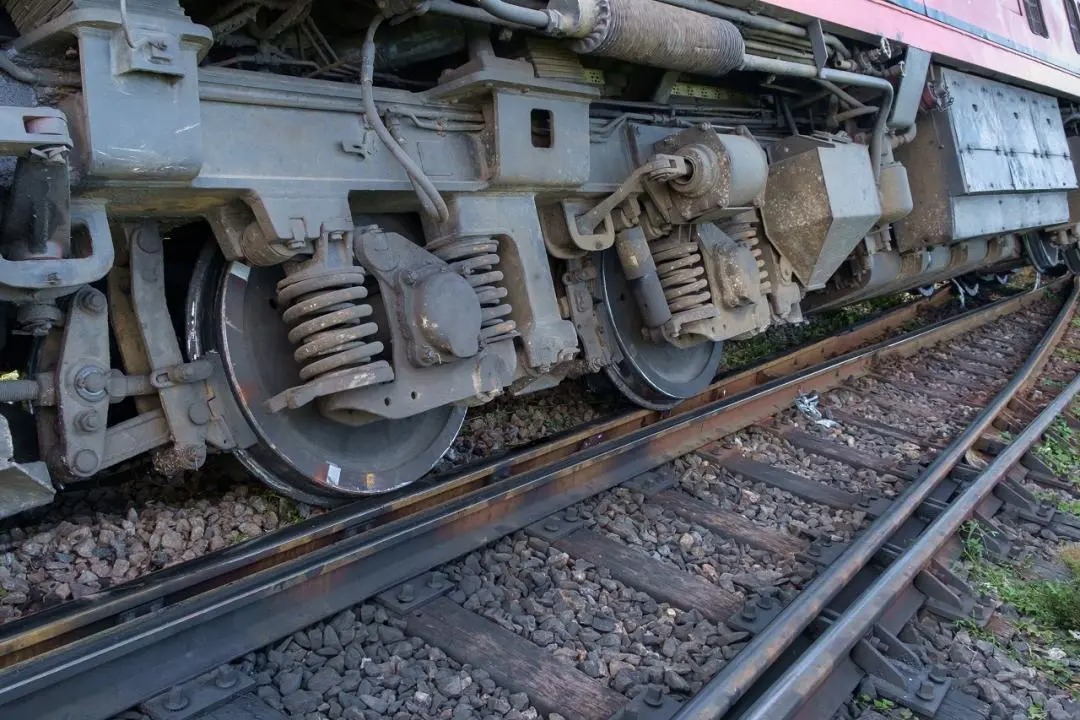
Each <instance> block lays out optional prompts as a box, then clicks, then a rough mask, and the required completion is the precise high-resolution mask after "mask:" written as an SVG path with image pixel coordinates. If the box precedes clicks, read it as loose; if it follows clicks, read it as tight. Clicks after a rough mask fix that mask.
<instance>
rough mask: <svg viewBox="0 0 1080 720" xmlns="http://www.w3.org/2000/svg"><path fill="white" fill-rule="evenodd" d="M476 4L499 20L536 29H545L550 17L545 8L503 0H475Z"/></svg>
mask: <svg viewBox="0 0 1080 720" xmlns="http://www.w3.org/2000/svg"><path fill="white" fill-rule="evenodd" d="M476 4H477V5H479V6H480V7H481V8H483V9H484V10H486V11H487V12H489V13H491V14H492V15H494V16H495V17H497V18H499V19H500V20H506V21H507V22H512V23H517V24H518V25H524V26H525V27H531V28H535V29H537V30H546V29H547V27H548V25H549V23H550V22H551V17H550V16H549V15H548V13H547V11H545V10H533V9H532V8H526V7H521V6H520V5H513V4H511V3H508V2H505V0H476Z"/></svg>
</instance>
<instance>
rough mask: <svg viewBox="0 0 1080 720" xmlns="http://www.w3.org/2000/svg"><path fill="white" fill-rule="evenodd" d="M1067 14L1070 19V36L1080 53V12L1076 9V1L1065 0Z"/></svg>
mask: <svg viewBox="0 0 1080 720" xmlns="http://www.w3.org/2000/svg"><path fill="white" fill-rule="evenodd" d="M1065 14H1066V15H1068V17H1069V34H1070V35H1072V41H1073V47H1074V48H1076V52H1080V11H1078V10H1077V9H1076V0H1065Z"/></svg>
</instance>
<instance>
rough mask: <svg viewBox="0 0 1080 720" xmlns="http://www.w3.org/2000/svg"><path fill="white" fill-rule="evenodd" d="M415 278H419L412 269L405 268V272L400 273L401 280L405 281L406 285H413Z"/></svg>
mask: <svg viewBox="0 0 1080 720" xmlns="http://www.w3.org/2000/svg"><path fill="white" fill-rule="evenodd" d="M417 280H419V278H418V277H417V276H416V272H414V271H413V270H406V271H405V272H403V273H401V282H403V283H405V284H406V285H415V284H416V281H417Z"/></svg>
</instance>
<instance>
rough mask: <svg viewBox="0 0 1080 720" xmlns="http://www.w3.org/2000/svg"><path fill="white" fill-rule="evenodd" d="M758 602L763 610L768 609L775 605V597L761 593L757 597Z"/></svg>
mask: <svg viewBox="0 0 1080 720" xmlns="http://www.w3.org/2000/svg"><path fill="white" fill-rule="evenodd" d="M757 604H758V607H759V608H761V609H762V610H768V609H770V608H772V606H773V599H772V598H771V597H769V596H768V595H761V596H759V597H758V599H757Z"/></svg>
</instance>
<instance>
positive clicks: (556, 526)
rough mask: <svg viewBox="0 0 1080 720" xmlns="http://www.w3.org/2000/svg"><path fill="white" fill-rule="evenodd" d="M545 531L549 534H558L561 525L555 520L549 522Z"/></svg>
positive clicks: (545, 524)
mask: <svg viewBox="0 0 1080 720" xmlns="http://www.w3.org/2000/svg"><path fill="white" fill-rule="evenodd" d="M544 529H545V530H547V531H548V532H556V531H557V530H558V529H559V523H557V522H556V521H554V520H548V521H547V522H546V523H544Z"/></svg>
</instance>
